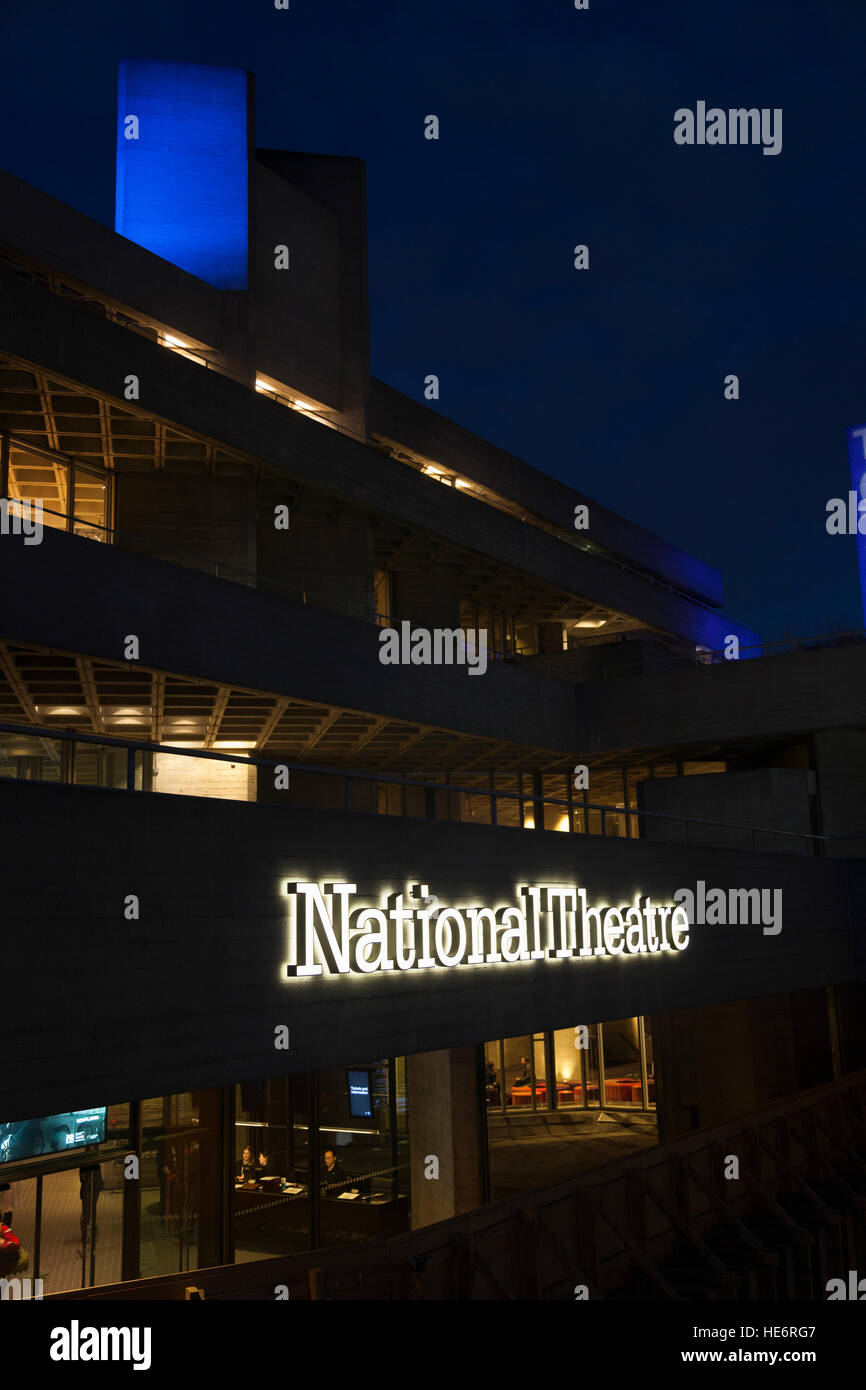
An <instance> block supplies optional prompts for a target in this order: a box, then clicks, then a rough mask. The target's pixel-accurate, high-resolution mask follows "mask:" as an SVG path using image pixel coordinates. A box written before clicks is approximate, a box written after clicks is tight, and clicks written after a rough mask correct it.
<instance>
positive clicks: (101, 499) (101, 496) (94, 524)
mask: <svg viewBox="0 0 866 1390" xmlns="http://www.w3.org/2000/svg"><path fill="white" fill-rule="evenodd" d="M74 472H75V497H74V503H73V512H74V521H73V527H72V529H73V530H74V532H75V534H76V536H87V537H88V539H89V540H92V541H107V540H108V532H107V530H106V527H107V526H108V484H109V479H108V475H107V474H106V473H95V472H93V471H92V470H91V469H89V468H81V467H79V466H78V465H76V466H75V470H74Z"/></svg>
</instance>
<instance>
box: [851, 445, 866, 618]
mask: <svg viewBox="0 0 866 1390" xmlns="http://www.w3.org/2000/svg"><path fill="white" fill-rule="evenodd" d="M848 462H849V464H850V465H851V491H852V492H853V493H854V494H855V496H856V499H857V502H856V506H857V564H858V567H859V570H860V593H861V594H862V597H863V613H864V615H866V425H860V426H859V427H857V428H855V429H850V430H849V431H848ZM861 528H862V529H861Z"/></svg>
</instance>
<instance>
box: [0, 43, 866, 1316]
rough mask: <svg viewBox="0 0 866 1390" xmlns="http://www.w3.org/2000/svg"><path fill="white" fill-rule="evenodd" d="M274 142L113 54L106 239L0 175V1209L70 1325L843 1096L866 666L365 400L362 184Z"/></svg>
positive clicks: (498, 453)
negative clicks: (81, 1299)
mask: <svg viewBox="0 0 866 1390" xmlns="http://www.w3.org/2000/svg"><path fill="white" fill-rule="evenodd" d="M132 107H134V108H135V109H134V110H133V109H131V108H132ZM252 112H253V103H252V79H251V78H250V77H249V75H248V74H246V73H242V72H237V71H235V70H232V69H202V68H196V67H189V66H187V65H183V64H158V63H129V64H126V65H124V69H123V72H122V81H121V107H120V110H119V119H118V230H116V231H114V232H112V231H109V230H107V229H106V228H105V227H103V226H101V225H99V224H97V223H95V222H93V221H91V220H89V219H88V218H86V217H84V216H83V215H81V214H79V213H77V212H75V211H74V210H72V209H70V208H68V207H65V206H63V205H61V204H59V203H57V202H56V201H54V200H53V199H52V198H50V197H49V196H47V195H46V194H44V193H42V192H40V191H38V190H37V189H35V188H32V187H30V186H29V185H27V184H24V183H22V182H21V181H19V180H17V179H15V178H12V177H11V176H8V175H6V174H0V451H2V452H0V497H2V498H4V499H8V502H7V505H6V508H5V510H4V512H3V534H2V536H0V593H2V601H0V720H2V721H3V722H2V724H0V807H2V825H3V830H2V833H0V864H2V882H3V897H4V913H3V917H4V951H3V954H4V960H5V962H6V968H7V972H8V974H7V976H6V978H7V979H10V980H13V981H14V986H15V987H14V991H13V992H12V993H11V996H10V997H7V998H6V1000H5V1005H4V1010H3V1013H2V1025H0V1027H2V1047H3V1056H4V1059H5V1062H6V1065H5V1066H4V1067H3V1068H2V1071H0V1160H2V1163H0V1175H8V1178H9V1180H10V1181H11V1182H12V1183H13V1184H14V1187H13V1192H14V1198H15V1205H14V1208H10V1209H11V1210H13V1216H14V1220H15V1228H16V1230H18V1232H19V1234H20V1236H21V1239H22V1243H23V1244H24V1245H25V1246H26V1247H27V1248H28V1249H29V1250H30V1251H31V1253H32V1255H33V1263H32V1267H33V1270H34V1273H35V1274H36V1275H38V1274H39V1272H40V1270H43V1271H46V1270H50V1273H49V1274H46V1275H45V1277H46V1279H47V1289H46V1291H47V1292H50V1293H60V1294H66V1295H68V1296H71V1291H72V1290H74V1289H78V1288H80V1287H81V1286H83V1287H84V1288H85V1289H90V1288H98V1287H104V1286H115V1285H120V1284H123V1283H129V1281H133V1280H137V1279H139V1278H142V1277H145V1278H150V1279H156V1280H157V1283H158V1282H159V1278H160V1277H162V1278H164V1279H166V1280H168V1284H167V1285H166V1287H167V1288H168V1287H169V1286H170V1287H171V1288H174V1287H175V1284H176V1279H175V1284H172V1283H171V1278H170V1276H172V1277H174V1276H178V1275H182V1276H183V1279H182V1281H181V1282H187V1283H188V1282H189V1279H188V1275H189V1272H190V1271H195V1270H200V1269H202V1268H205V1267H220V1268H223V1267H227V1266H229V1265H232V1264H236V1265H240V1264H246V1263H249V1264H252V1263H256V1265H257V1266H258V1262H260V1261H263V1260H265V1259H266V1258H273V1259H277V1258H279V1257H283V1256H292V1255H295V1256H298V1257H299V1258H300V1257H303V1256H304V1255H305V1253H306V1252H308V1251H311V1250H317V1251H321V1250H323V1249H324V1248H325V1247H328V1246H332V1247H335V1248H336V1247H343V1246H345V1245H347V1244H352V1243H354V1244H356V1245H358V1246H362V1245H365V1244H366V1243H369V1242H375V1241H377V1240H379V1241H381V1240H384V1239H386V1238H390V1237H395V1236H398V1235H400V1234H401V1233H409V1232H419V1231H422V1230H424V1229H425V1228H426V1227H428V1226H430V1225H431V1224H433V1223H436V1222H440V1221H443V1220H447V1219H449V1218H455V1217H459V1216H461V1215H462V1214H465V1213H469V1212H473V1211H476V1210H477V1209H479V1208H482V1207H484V1206H485V1204H487V1203H489V1201H490V1199H491V1197H497V1196H507V1195H509V1194H510V1193H511V1192H512V1191H516V1190H521V1189H528V1188H531V1187H539V1186H541V1185H542V1184H543V1181H544V1174H543V1171H542V1170H541V1169H539V1170H538V1172H537V1173H536V1174H535V1175H533V1173H532V1172H525V1173H523V1174H521V1173H520V1172H516V1170H515V1169H514V1167H513V1165H512V1166H511V1168H510V1169H509V1172H508V1175H507V1176H506V1177H505V1178H503V1179H502V1180H501V1181H500V1180H499V1179H498V1178H497V1162H498V1159H497V1155H499V1157H500V1158H501V1157H502V1154H503V1153H504V1152H505V1150H506V1149H507V1146H508V1135H509V1130H510V1127H511V1132H512V1133H513V1126H514V1125H515V1124H518V1123H519V1124H521V1125H522V1126H523V1127H524V1128H529V1129H531V1128H532V1126H536V1132H540V1129H539V1127H547V1129H548V1130H551V1131H552V1130H553V1129H554V1128H555V1126H556V1125H560V1126H562V1125H564V1124H565V1125H566V1127H567V1128H568V1130H569V1133H568V1136H567V1138H565V1139H563V1140H562V1143H564V1144H566V1145H567V1147H566V1148H563V1149H562V1154H561V1155H560V1159H559V1160H558V1161H559V1162H560V1163H561V1162H562V1161H563V1155H567V1157H566V1158H565V1159H564V1161H565V1163H566V1166H567V1169H568V1171H569V1173H570V1172H572V1171H573V1172H575V1173H577V1172H578V1171H579V1170H580V1169H581V1167H583V1168H585V1167H586V1166H587V1162H586V1158H585V1156H583V1157H582V1156H581V1154H582V1146H587V1145H590V1144H591V1133H590V1130H591V1128H592V1124H593V1122H594V1121H595V1120H596V1119H597V1117H598V1116H599V1115H602V1114H606V1115H611V1116H613V1117H614V1118H615V1119H616V1118H617V1117H619V1120H620V1122H621V1126H622V1129H623V1136H624V1138H623V1143H624V1144H626V1139H627V1136H626V1135H625V1129H626V1128H627V1126H628V1124H631V1129H632V1134H631V1139H630V1141H629V1142H630V1143H631V1144H632V1147H633V1146H634V1135H635V1134H638V1135H639V1138H640V1143H639V1147H643V1148H650V1147H651V1146H653V1145H655V1144H656V1143H657V1142H659V1141H660V1142H662V1143H663V1144H665V1143H667V1144H670V1143H671V1142H675V1141H677V1140H678V1139H681V1140H682V1142H683V1143H684V1144H686V1145H693V1144H694V1143H695V1142H696V1141H695V1138H694V1134H693V1132H694V1131H704V1130H706V1129H707V1128H708V1127H712V1126H719V1125H730V1124H732V1123H733V1122H735V1121H737V1120H738V1119H739V1117H742V1116H743V1115H744V1114H746V1113H747V1112H751V1111H757V1110H761V1109H762V1108H766V1107H768V1106H773V1105H775V1104H777V1103H779V1102H781V1101H782V1100H784V1098H786V1097H791V1096H798V1095H799V1094H800V1093H802V1092H804V1091H806V1090H808V1089H809V1088H813V1087H820V1086H832V1085H836V1086H839V1087H842V1088H843V1089H844V1088H845V1086H846V1085H848V1081H846V1078H849V1079H850V1078H851V1077H852V1076H853V1075H854V1074H855V1073H856V1072H857V1071H858V1069H862V1068H863V1067H866V1030H864V1025H863V1016H864V1011H863V1005H864V1002H866V993H864V967H866V957H864V946H863V931H862V923H863V920H864V907H866V873H864V860H863V855H864V847H866V803H864V798H863V794H862V788H863V781H864V772H866V645H864V643H863V641H862V640H860V637H859V636H858V635H854V636H853V637H851V638H850V639H846V640H842V639H833V640H827V641H824V642H812V643H810V644H808V645H806V646H804V647H803V648H802V649H797V648H796V644H791V645H790V646H789V648H788V649H787V650H784V651H776V650H764V649H763V648H762V647H761V645H760V641H759V638H758V636H757V634H755V633H752V632H751V631H749V630H748V629H747V628H744V627H743V626H742V625H741V624H739V623H737V622H735V621H734V620H732V619H731V618H730V617H728V616H727V615H726V614H725V613H724V611H723V607H722V604H723V592H722V580H721V576H720V574H719V573H718V572H717V571H716V570H715V569H714V568H713V567H712V566H710V565H707V564H706V563H704V562H703V561H702V560H700V559H699V558H696V557H694V556H692V555H690V554H687V553H685V552H684V551H681V550H679V549H678V548H676V547H674V546H673V545H671V544H669V543H667V542H666V541H663V540H661V539H660V538H658V537H656V536H652V535H650V534H648V533H647V532H645V531H643V530H642V529H641V528H640V527H638V526H636V525H634V524H633V523H631V522H630V521H628V520H627V519H626V518H623V517H620V516H617V515H615V514H614V513H612V512H610V511H609V510H607V509H606V508H604V507H602V506H600V505H598V504H597V503H595V502H593V501H592V500H591V499H589V498H586V497H585V496H583V495H582V494H580V493H578V492H576V491H574V490H572V489H571V488H569V487H567V486H565V485H564V484H562V483H559V482H557V481H555V480H554V479H552V478H549V477H547V476H545V474H544V473H542V472H540V471H539V470H538V469H536V468H534V467H532V466H530V465H529V464H528V463H525V462H523V461H521V460H520V459H517V458H514V457H512V456H510V455H508V454H506V453H504V452H503V451H502V450H501V449H499V448H496V447H494V446H493V445H491V444H489V443H487V442H486V441H484V440H482V439H479V438H477V437H475V436H474V435H472V434H471V433H470V432H469V431H468V430H466V429H463V428H462V427H460V426H459V425H457V424H455V423H453V422H451V421H449V420H448V419H446V418H445V417H444V416H442V415H440V414H439V413H438V411H437V410H435V409H433V408H431V407H430V406H429V405H427V404H424V403H423V387H422V386H421V385H420V383H419V400H413V399H410V398H409V397H407V396H404V395H402V394H401V393H400V392H398V391H395V390H394V389H392V388H391V387H390V386H388V385H387V384H385V383H383V382H380V381H377V380H375V379H374V378H372V377H371V376H370V367H369V332H368V312H367V278H366V219H365V184H364V166H363V163H362V162H361V161H360V160H354V159H346V158H337V157H330V156H325V155H310V154H299V153H291V152H284V151H271V150H257V149H256V148H255V139H254V128H253V114H252ZM215 113H216V114H215ZM132 116H134V117H136V119H137V125H135V126H133V125H131V124H130V119H129V118H130V117H132ZM193 129H195V131H196V132H197V135H196V139H195V140H193V139H192V136H191V134H190V132H191V131H192V130H193ZM131 131H137V133H136V134H133V135H131V134H130V132H131ZM202 132H203V133H202ZM226 151H232V152H233V153H232V154H231V159H229V156H228V155H227V154H226ZM200 175H201V179H200V183H201V187H200V186H199V183H196V179H197V178H199V176H200ZM205 175H206V177H205ZM214 180H217V183H216V185H215V184H214ZM220 180H225V181H226V182H225V184H224V185H223V184H222V183H220V182H219V181H220ZM214 187H217V190H219V189H220V188H223V187H225V188H226V189H229V193H227V194H226V195H225V198H223V200H222V202H220V203H219V217H218V216H217V211H215V209H216V208H217V202H216V201H214V200H213V199H211V200H210V201H209V197H210V193H209V192H208V190H211V191H212V190H213V188H214ZM202 189H204V192H202ZM206 194H207V195H208V196H205V195H206ZM226 199H228V203H227V202H226ZM226 206H228V207H229V211H230V212H231V214H232V216H231V217H229V216H228V215H226V217H225V218H223V217H222V212H223V211H224V210H225V207H226ZM37 519H38V521H39V522H40V523H41V526H42V534H41V538H40V539H39V543H35V542H36V540H37V532H36V531H35V530H34V529H33V528H34V527H35V526H36V521H37ZM692 543H693V544H694V545H695V548H698V549H699V548H700V538H699V536H696V537H695V538H694V541H693V542H692ZM458 631H459V633H460V634H462V636H463V638H464V639H465V642H461V641H458V640H456V638H451V637H447V636H446V638H444V639H442V641H441V646H440V651H441V653H442V654H443V655H444V656H446V657H447V656H450V657H451V660H450V661H448V660H442V661H440V662H439V663H438V664H436V663H435V662H433V661H432V660H431V659H430V657H431V656H432V655H433V654H434V653H435V651H436V646H435V642H434V637H435V634H436V633H437V632H438V633H439V634H440V635H441V634H442V633H445V634H449V633H451V634H454V633H457V632H458ZM419 633H420V634H422V636H420V637H419V635H418V634H419ZM423 634H433V636H431V637H430V650H429V652H428V651H427V649H426V648H425V645H424V644H425V641H426V637H424V636H423ZM479 634H484V637H483V639H482V637H481V636H480V635H479ZM387 644H390V646H389V645H387ZM390 649H393V652H394V654H396V655H398V656H402V657H403V658H404V659H403V660H395V661H394V662H386V661H384V660H383V656H384V655H385V654H386V652H387V651H388V650H390ZM413 653H414V660H413ZM532 831H534V832H537V833H528V832H532ZM713 892H715V894H716V897H715V899H714V901H715V903H716V906H717V911H716V912H715V915H714V914H713V911H712V910H708V909H707V904H708V903H709V902H710V899H709V896H708V895H709V894H711V893H713ZM688 894H691V895H692V896H691V898H689V897H688ZM648 900H649V901H648ZM653 904H655V907H653ZM719 904H723V908H722V907H721V906H719ZM676 909H678V911H679V913H680V914H681V915H679V916H676V915H675V910H676ZM722 911H724V914H725V917H722V916H721V914H722ZM611 913H612V914H613V915H612V916H611ZM629 913H636V914H637V916H636V917H630V916H629ZM653 913H656V914H657V915H656V916H655V917H653V915H652V914H653ZM359 914H361V915H359ZM401 914H402V916H401ZM725 918H726V919H725ZM684 923H685V925H683V924H684ZM398 952H402V963H401V962H400V961H398V960H395V955H396V954H397V953H398ZM631 956H634V957H635V959H634V960H632V959H630V957H631ZM424 961H427V962H428V964H423V963H422V962H424ZM566 1122H567V1124H566ZM635 1127H637V1128H635ZM557 1133H561V1134H564V1133H565V1131H564V1130H560V1131H557ZM557 1142H559V1140H557ZM97 1145H98V1147H96V1146H97ZM4 1146H5V1147H4ZM587 1151H588V1152H592V1150H591V1149H589V1150H587ZM625 1152H626V1149H625V1148H623V1153H625ZM128 1154H134V1155H136V1156H137V1158H138V1160H139V1165H140V1172H139V1176H138V1177H135V1178H133V1179H132V1180H125V1179H124V1175H123V1170H124V1161H125V1156H126V1155H128ZM610 1156H611V1155H610V1154H609V1155H608V1157H610ZM85 1163H86V1164H94V1163H96V1164H98V1165H99V1169H100V1173H101V1176H102V1179H103V1182H104V1189H103V1191H102V1193H101V1195H99V1196H98V1198H97V1195H96V1188H95V1187H90V1186H87V1187H82V1189H81V1193H79V1168H81V1167H82V1165H84V1164H85ZM88 1181H89V1180H88ZM97 1185H98V1184H97ZM0 1196H2V1193H0ZM53 1198H56V1201H54V1202H52V1199H53ZM79 1198H80V1199H81V1206H80V1207H79ZM97 1200H98V1203H99V1209H100V1220H99V1225H98V1227H97V1225H96V1222H95V1220H94V1219H93V1216H94V1210H95V1207H96V1203H97ZM2 1211H3V1203H2V1201H0V1214H2ZM79 1221H80V1222H81V1235H82V1243H81V1252H80V1259H79V1257H78V1256H76V1261H77V1262H76V1261H72V1260H67V1261H66V1263H64V1258H63V1256H62V1254H61V1247H62V1245H63V1241H64V1239H65V1235H64V1233H66V1234H67V1235H68V1231H67V1226H68V1227H69V1228H70V1229H71V1230H72V1231H73V1234H75V1233H77V1231H78V1225H79ZM64 1223H65V1224H64ZM97 1230H98V1232H99V1236H98V1242H97V1240H96V1239H95V1233H96V1231H97ZM317 1263H321V1260H320V1259H319V1260H317ZM249 1277H250V1279H252V1278H253V1274H252V1273H251V1274H250V1276H249ZM257 1277H258V1276H257ZM572 1282H573V1281H572ZM130 1287H132V1285H131V1286H130ZM115 1294H116V1295H117V1296H120V1295H119V1294H118V1293H117V1290H115ZM166 1296H169V1295H166ZM478 1296H495V1295H490V1294H489V1293H488V1294H487V1295H478Z"/></svg>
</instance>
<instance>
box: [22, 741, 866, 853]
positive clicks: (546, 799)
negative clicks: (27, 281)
mask: <svg viewBox="0 0 866 1390" xmlns="http://www.w3.org/2000/svg"><path fill="white" fill-rule="evenodd" d="M2 733H8V734H18V735H22V736H25V737H28V738H34V739H40V740H45V739H55V740H59V741H60V742H66V743H87V744H94V745H97V746H100V747H103V746H104V747H109V748H118V749H124V750H125V751H126V753H127V766H128V768H129V765H130V764H129V755H130V754H132V755H133V759H134V755H135V754H136V753H138V752H142V753H170V754H172V755H175V756H179V757H187V758H207V759H210V760H212V761H214V762H228V763H243V764H246V765H247V766H250V767H270V768H276V767H280V768H286V769H287V770H288V771H289V772H290V773H291V772H308V773H314V774H316V775H318V776H324V777H338V778H341V779H342V780H343V783H344V791H345V797H344V810H346V811H348V810H351V804H350V796H349V786H350V784H351V783H352V782H374V783H376V784H384V785H386V786H399V787H414V788H418V789H420V790H423V791H439V792H460V793H462V794H465V795H468V796H477V797H482V798H484V799H486V800H489V801H490V803H491V825H493V826H496V825H498V821H497V818H496V811H495V807H496V803H497V802H499V801H517V802H521V803H527V802H528V803H530V804H531V805H532V806H533V807H535V806H542V807H543V806H557V807H564V808H565V809H566V810H571V811H596V812H599V813H600V815H601V827H602V835H603V836H606V835H607V818H608V816H634V817H636V818H638V820H639V821H640V820H641V819H650V820H656V821H674V822H676V823H677V824H679V825H682V826H683V829H684V837H683V843H685V844H688V843H689V836H688V831H689V827H690V826H709V827H713V828H716V829H720V830H734V831H740V832H743V833H745V834H749V835H751V837H752V848H753V849H754V848H755V844H756V836H758V835H775V836H779V837H781V838H782V839H787V840H800V841H803V842H805V843H807V844H809V845H812V846H813V848H814V847H816V846H820V845H821V844H823V843H826V842H829V841H830V840H834V841H835V840H839V839H843V840H849V839H853V840H859V839H862V838H863V837H862V836H856V835H855V836H846V835H843V836H839V835H834V836H829V835H816V834H812V833H808V834H807V833H806V832H802V833H800V832H798V831H796V830H776V829H773V828H771V827H765V826H751V825H737V824H735V823H733V822H730V821H717V820H709V819H706V818H704V817H700V816H680V815H676V814H673V813H669V812H666V811H645V810H633V809H631V808H630V807H625V806H618V805H616V804H612V803H611V804H607V803H602V802H589V801H586V802H584V801H579V802H576V801H569V800H568V799H567V798H565V797H557V796H535V795H533V794H532V793H526V792H509V791H501V790H497V789H495V788H482V787H468V786H462V785H460V784H458V783H454V782H425V781H420V780H418V779H416V778H412V777H400V776H397V775H395V774H386V773H378V772H348V771H346V770H345V769H343V770H341V769H340V768H334V767H322V766H320V765H318V764H313V763H296V762H289V761H287V760H286V759H285V758H267V757H263V756H256V757H249V756H245V755H244V754H243V753H218V752H216V751H214V750H213V749H210V748H181V747H178V746H177V745H176V744H170V743H155V742H152V741H150V740H145V739H129V738H117V737H115V736H114V735H112V734H92V733H86V732H76V731H75V730H72V729H50V728H44V727H41V726H38V725H33V724H12V723H7V722H0V734H2ZM562 775H563V776H568V774H567V773H563V774H562ZM0 780H18V779H15V778H10V779H4V778H0ZM126 789H127V790H129V791H134V790H137V789H136V787H135V777H134V766H133V775H132V777H131V778H128V780H127V788H126ZM116 790H117V789H116ZM191 795H194V793H191ZM328 809H333V808H328ZM504 828H506V829H512V828H514V827H504ZM535 828H536V829H539V830H541V829H545V828H546V827H544V826H543V825H541V826H537V827H535ZM550 833H555V832H550ZM616 838H620V839H622V838H634V837H627V836H626V837H624V836H618V837H616Z"/></svg>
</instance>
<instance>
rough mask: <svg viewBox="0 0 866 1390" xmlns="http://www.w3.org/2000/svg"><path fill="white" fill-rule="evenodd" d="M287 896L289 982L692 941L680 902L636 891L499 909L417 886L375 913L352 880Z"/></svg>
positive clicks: (558, 896) (576, 891)
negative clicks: (446, 903) (447, 901)
mask: <svg viewBox="0 0 866 1390" xmlns="http://www.w3.org/2000/svg"><path fill="white" fill-rule="evenodd" d="M285 891H286V893H287V894H288V896H289V899H290V903H291V910H290V921H289V961H288V963H287V965H286V971H285V973H286V974H287V975H290V976H293V977H298V976H311V975H349V974H358V975H376V974H380V973H384V972H385V971H399V970H433V969H449V970H450V969H454V968H456V967H458V966H481V965H516V964H520V963H522V962H525V961H539V960H578V961H579V960H585V959H587V958H589V957H594V956H623V955H625V956H642V955H658V954H660V953H662V952H665V951H684V950H685V949H686V947H687V946H688V944H689V918H688V913H687V912H686V909H685V908H684V907H682V906H681V905H678V904H674V903H665V904H658V903H654V902H653V901H652V899H651V898H650V897H646V896H643V895H638V896H636V897H635V898H634V901H633V902H632V903H631V904H630V905H627V904H622V905H621V906H620V907H608V906H607V905H605V904H598V905H593V904H591V903H589V902H588V901H587V896H586V892H585V890H584V889H583V888H576V887H565V886H563V885H561V884H557V885H548V884H526V885H520V886H518V887H517V890H516V898H517V902H516V903H513V904H511V905H509V906H497V907H479V906H473V907H442V906H433V903H435V902H436V901H437V900H435V899H432V900H431V898H430V897H429V890H428V887H427V885H426V884H424V883H415V884H410V885H407V891H406V893H405V894H404V893H392V892H389V891H388V890H384V891H383V892H381V893H380V894H379V902H380V906H378V907H371V906H368V905H366V904H357V905H356V904H355V896H356V893H357V885H356V884H354V883H333V882H331V883H305V882H298V881H294V882H289V883H286V885H285Z"/></svg>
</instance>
